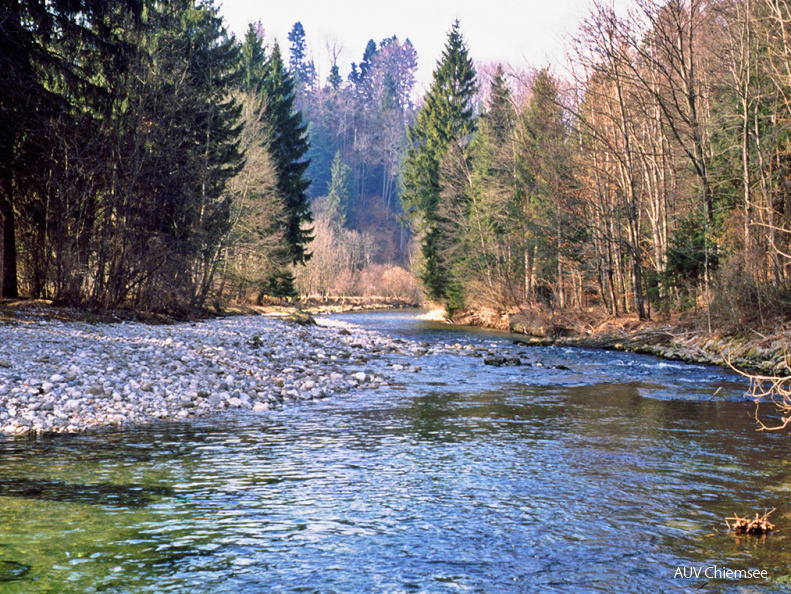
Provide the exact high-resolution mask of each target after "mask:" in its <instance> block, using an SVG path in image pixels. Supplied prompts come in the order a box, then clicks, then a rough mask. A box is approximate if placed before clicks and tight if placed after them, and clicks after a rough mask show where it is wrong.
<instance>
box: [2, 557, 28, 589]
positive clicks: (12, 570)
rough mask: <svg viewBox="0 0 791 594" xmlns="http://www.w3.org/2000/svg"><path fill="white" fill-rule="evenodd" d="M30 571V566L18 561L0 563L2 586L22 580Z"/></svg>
mask: <svg viewBox="0 0 791 594" xmlns="http://www.w3.org/2000/svg"><path fill="white" fill-rule="evenodd" d="M29 571H30V565H23V564H22V563H17V562H16V561H0V584H2V583H3V582H14V581H16V580H21V579H22V578H24V577H25V575H26V574H27V572H29Z"/></svg>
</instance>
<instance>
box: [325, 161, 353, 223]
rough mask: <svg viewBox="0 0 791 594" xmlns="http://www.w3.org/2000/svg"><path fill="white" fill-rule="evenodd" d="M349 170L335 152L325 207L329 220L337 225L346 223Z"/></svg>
mask: <svg viewBox="0 0 791 594" xmlns="http://www.w3.org/2000/svg"><path fill="white" fill-rule="evenodd" d="M350 173H351V170H350V169H349V167H347V166H346V164H345V163H344V162H343V158H342V157H341V153H340V151H338V152H336V153H335V158H334V159H333V160H332V179H331V180H330V184H329V188H328V190H329V191H328V192H327V208H328V210H329V211H330V212H329V214H330V218H331V220H333V221H335V222H336V223H337V224H338V226H339V227H343V226H345V225H346V216H347V213H348V208H349V187H348V185H349V174H350Z"/></svg>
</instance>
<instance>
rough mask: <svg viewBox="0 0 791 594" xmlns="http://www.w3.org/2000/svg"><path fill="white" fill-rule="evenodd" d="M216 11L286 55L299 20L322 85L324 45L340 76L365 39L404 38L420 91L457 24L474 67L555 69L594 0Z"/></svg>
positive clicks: (264, 1) (273, 5)
mask: <svg viewBox="0 0 791 594" xmlns="http://www.w3.org/2000/svg"><path fill="white" fill-rule="evenodd" d="M217 5H218V6H220V13H221V14H222V15H223V17H224V18H225V22H226V24H227V26H228V28H229V29H230V31H231V32H232V33H234V34H235V35H236V37H237V38H240V39H241V38H242V37H243V36H244V33H245V32H246V30H247V26H248V24H249V23H251V22H256V21H259V20H260V21H261V23H262V25H263V27H264V29H265V31H266V36H267V40H268V41H270V42H271V40H272V39H277V40H278V42H279V44H280V47H281V49H282V50H284V53H286V55H288V54H287V51H288V45H289V42H288V33H289V31H290V30H291V28H292V27H293V25H294V23H295V22H297V21H300V22H301V23H302V26H303V27H304V29H305V34H306V37H307V42H308V49H309V52H310V53H311V54H312V58H313V60H314V62H315V63H316V66H317V68H318V69H319V75H320V76H321V78H322V80H323V79H325V78H326V76H327V75H328V74H329V65H330V61H329V58H328V55H329V53H330V52H329V51H328V49H327V48H328V46H329V47H333V46H335V47H336V48H338V49H341V53H340V56H339V58H338V67H339V68H340V70H341V75H342V76H343V77H344V78H345V77H346V75H347V74H348V73H349V68H350V64H351V62H358V63H359V62H360V60H361V59H362V55H363V51H364V49H365V45H366V44H367V43H368V40H369V39H373V40H374V41H376V42H377V43H378V42H379V41H381V40H382V39H384V38H385V37H392V36H393V35H396V36H397V37H398V39H400V40H402V41H403V40H405V39H407V38H408V39H409V40H410V41H411V42H412V44H413V45H414V47H415V49H416V50H417V53H418V60H419V62H418V74H417V79H418V86H419V87H421V86H422V87H423V88H424V89H425V88H428V86H429V84H430V81H431V74H432V72H433V70H434V67H435V65H436V62H437V60H438V59H439V58H440V55H441V53H442V48H443V46H444V45H445V40H446V38H447V34H448V31H449V30H450V27H451V25H452V24H453V21H454V20H455V19H457V18H458V19H459V20H460V22H461V30H462V34H463V35H464V38H465V39H466V41H467V46H468V49H469V51H470V55H471V56H472V58H473V60H475V61H476V62H480V63H488V62H503V63H508V64H510V65H511V66H513V67H515V68H517V69H522V68H525V69H527V68H531V67H533V68H540V67H542V66H546V65H555V66H559V65H560V64H561V63H562V62H563V55H564V51H565V44H566V43H567V41H568V36H569V35H570V34H572V33H573V32H574V31H575V30H576V28H577V24H578V23H579V21H580V20H581V19H582V18H584V17H585V16H586V15H587V14H588V11H589V9H590V6H591V0H454V1H450V0H389V1H387V2H382V1H381V0H335V1H332V0H217Z"/></svg>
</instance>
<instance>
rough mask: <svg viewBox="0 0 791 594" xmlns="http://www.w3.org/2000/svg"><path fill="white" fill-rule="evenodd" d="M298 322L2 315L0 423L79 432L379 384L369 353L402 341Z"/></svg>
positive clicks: (396, 348) (14, 429)
mask: <svg viewBox="0 0 791 594" xmlns="http://www.w3.org/2000/svg"><path fill="white" fill-rule="evenodd" d="M300 321H303V320H297V321H296V322H293V321H292V322H288V321H284V320H276V319H269V318H267V317H264V316H240V317H232V318H226V319H214V320H205V321H200V322H191V323H181V324H172V325H149V324H144V323H138V322H132V323H129V322H122V323H114V324H108V323H98V324H89V323H85V322H78V321H65V322H64V321H60V320H57V319H35V318H34V319H32V320H20V321H16V322H13V323H8V324H4V325H2V326H0V344H2V345H3V349H2V351H0V432H1V433H5V434H12V435H23V434H27V433H67V432H68V433H75V432H81V431H86V430H89V429H95V428H99V427H103V426H134V425H141V424H146V423H151V422H156V421H173V420H176V421H178V420H187V419H191V418H195V417H200V416H205V415H208V414H211V413H213V412H217V411H222V410H225V409H234V408H235V409H247V410H250V411H252V412H256V413H263V412H265V411H267V410H269V409H271V408H276V407H280V406H282V405H283V404H284V403H287V402H290V401H297V400H310V399H314V398H324V397H326V396H329V395H331V394H339V393H344V392H348V391H349V390H352V389H377V388H380V387H383V386H387V385H388V381H389V380H388V378H387V377H386V375H385V372H384V371H381V370H376V371H372V370H370V369H369V368H368V366H367V363H368V360H369V357H371V356H376V354H379V353H391V352H402V351H404V349H405V348H406V349H407V350H409V349H408V345H403V344H398V343H397V342H396V341H394V340H393V339H389V338H386V337H384V336H382V335H378V334H375V333H371V332H367V331H365V330H362V329H358V328H353V327H352V328H351V329H347V328H344V327H326V326H315V325H313V326H303V325H301V324H300V323H299V322H300ZM396 369H399V368H398V367H396ZM401 369H403V366H401Z"/></svg>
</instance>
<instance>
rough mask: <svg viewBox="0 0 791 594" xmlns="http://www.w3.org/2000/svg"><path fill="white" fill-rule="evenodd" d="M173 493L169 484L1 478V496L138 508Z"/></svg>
mask: <svg viewBox="0 0 791 594" xmlns="http://www.w3.org/2000/svg"><path fill="white" fill-rule="evenodd" d="M171 495H173V490H172V489H170V488H168V487H142V486H140V485H109V484H98V485H78V484H70V483H64V482H61V481H48V480H37V479H29V478H0V497H21V498H25V499H38V500H44V501H60V502H66V503H83V504H90V505H102V506H110V507H127V508H133V509H137V508H141V507H145V506H147V505H149V504H150V503H152V502H153V501H155V499H156V498H158V497H163V496H171Z"/></svg>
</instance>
